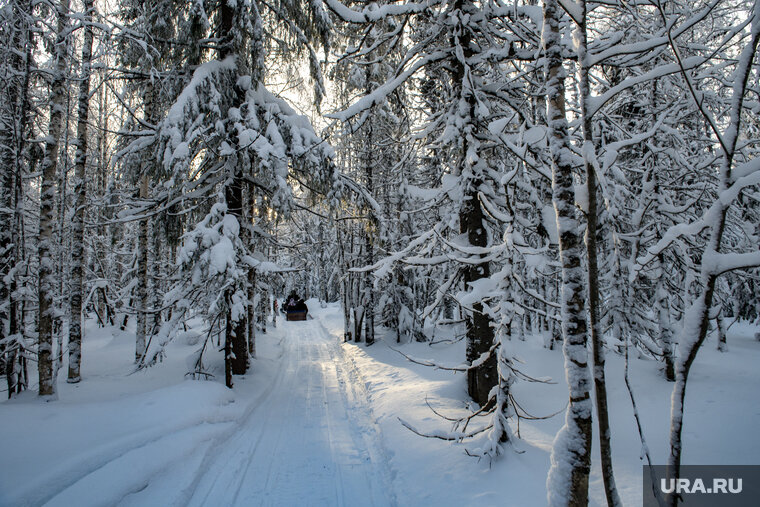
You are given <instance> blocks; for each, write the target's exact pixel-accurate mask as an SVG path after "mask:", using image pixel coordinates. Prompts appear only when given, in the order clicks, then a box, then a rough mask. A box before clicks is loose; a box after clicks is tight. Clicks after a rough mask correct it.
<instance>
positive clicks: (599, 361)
mask: <svg viewBox="0 0 760 507" xmlns="http://www.w3.org/2000/svg"><path fill="white" fill-rule="evenodd" d="M580 6H581V9H582V12H583V17H582V18H581V20H580V23H579V25H578V32H579V36H580V37H579V44H578V71H579V72H578V74H579V76H578V78H579V85H580V94H581V117H582V123H583V143H584V145H585V146H584V151H585V152H587V153H588V154H587V155H586V161H585V164H584V166H585V172H586V193H587V195H588V209H587V210H586V238H585V239H586V257H587V263H588V264H587V268H588V271H587V273H588V314H589V326H590V329H589V331H590V339H591V350H592V354H593V358H594V368H593V373H594V390H595V394H596V415H597V419H598V421H597V422H598V424H599V449H600V455H601V462H602V478H603V481H604V493H605V496H606V497H607V505H609V506H611V507H612V506H619V505H622V502H621V500H620V496H619V495H618V491H617V486H616V485H615V473H614V470H613V467H612V443H611V435H610V419H609V408H608V405H607V381H606V378H605V374H604V337H603V336H602V331H601V329H600V322H599V312H600V309H601V306H602V304H601V299H600V297H599V267H598V260H597V250H598V249H597V242H596V239H597V225H598V224H597V221H598V214H597V213H598V211H597V209H598V207H597V194H596V193H597V188H596V186H597V184H596V172H595V168H594V166H593V165H592V163H591V161H590V160H589V157H590V156H591V153H593V152H594V138H593V136H594V134H593V125H592V123H591V116H590V113H589V109H590V107H589V106H590V104H589V101H590V100H591V87H590V86H589V70H590V69H589V63H588V33H587V26H586V21H587V19H588V18H587V14H588V11H587V5H586V0H580Z"/></svg>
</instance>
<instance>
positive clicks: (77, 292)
mask: <svg viewBox="0 0 760 507" xmlns="http://www.w3.org/2000/svg"><path fill="white" fill-rule="evenodd" d="M93 10H94V0H85V2H84V20H83V22H84V42H83V46H82V76H81V81H80V83H79V106H78V107H79V112H78V120H77V150H76V155H75V159H74V178H75V180H76V181H75V183H74V193H75V194H76V203H75V205H74V215H73V217H72V220H71V234H72V244H71V296H70V299H69V301H70V309H71V322H70V324H69V374H68V378H67V382H69V383H76V382H79V381H80V380H81V375H80V364H81V360H82V286H83V274H84V267H85V254H84V210H85V205H86V202H87V201H86V199H87V121H88V118H89V112H90V66H91V60H92V39H93V33H92V13H93Z"/></svg>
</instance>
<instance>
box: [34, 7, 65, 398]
mask: <svg viewBox="0 0 760 507" xmlns="http://www.w3.org/2000/svg"><path fill="white" fill-rule="evenodd" d="M56 6H57V9H56V11H57V19H58V22H57V34H56V38H55V53H54V54H55V67H54V68H53V73H52V74H53V80H52V83H51V86H50V91H51V96H50V120H49V123H48V135H47V136H46V137H45V155H44V158H43V160H42V181H41V182H40V224H39V240H38V243H37V254H38V257H39V262H40V267H39V276H38V278H39V281H38V291H37V294H38V299H39V310H38V325H37V333H38V336H39V338H38V345H37V353H38V363H37V368H38V372H39V394H40V396H53V395H55V391H56V386H55V381H56V379H55V378H54V374H53V360H54V357H53V312H54V308H53V299H54V297H53V296H54V291H55V280H54V267H55V260H54V259H53V257H52V250H53V227H54V224H55V217H54V215H55V196H56V170H57V168H58V155H59V153H58V151H59V150H58V142H59V140H60V138H61V132H62V129H63V125H64V118H65V115H66V66H67V58H68V40H69V34H68V24H69V0H62V1H61V2H59V3H58V4H56Z"/></svg>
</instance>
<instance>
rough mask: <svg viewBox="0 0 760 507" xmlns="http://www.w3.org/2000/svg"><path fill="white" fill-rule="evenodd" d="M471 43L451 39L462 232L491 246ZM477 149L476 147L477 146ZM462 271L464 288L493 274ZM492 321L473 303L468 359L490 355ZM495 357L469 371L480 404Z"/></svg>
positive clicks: (479, 268)
mask: <svg viewBox="0 0 760 507" xmlns="http://www.w3.org/2000/svg"><path fill="white" fill-rule="evenodd" d="M466 4H467V5H466ZM456 7H457V8H458V9H461V10H462V11H463V12H468V11H470V10H471V8H472V3H471V2H465V1H464V0H458V1H457V3H456ZM471 42H472V34H471V33H470V31H469V30H463V33H462V34H461V35H460V36H459V40H458V41H452V43H453V44H454V45H455V46H456V45H459V46H461V48H462V52H463V57H464V58H463V59H460V58H458V57H457V58H454V59H453V61H452V62H451V64H452V68H453V73H452V80H453V83H454V86H455V87H456V89H457V95H458V99H459V100H463V101H465V102H466V104H467V113H466V117H465V119H464V123H465V127H464V129H465V132H464V135H463V137H464V139H463V142H462V147H461V152H460V153H459V160H458V164H459V174H460V177H461V178H463V179H465V180H466V181H464V185H465V189H464V196H463V201H462V204H461V207H460V209H459V232H460V233H462V234H463V235H466V237H467V240H468V243H469V245H470V246H473V247H486V246H488V235H487V234H486V225H485V222H484V217H483V209H482V207H481V204H480V199H479V197H478V188H479V187H480V185H481V184H482V183H483V181H482V179H481V176H480V175H479V174H478V171H480V169H478V168H475V167H472V165H471V162H469V158H470V154H469V152H470V149H471V148H472V146H471V144H470V143H471V141H472V138H473V137H474V136H475V134H476V132H475V130H476V129H477V125H476V124H475V96H474V95H473V93H472V91H471V90H469V86H466V80H467V79H469V77H468V74H467V69H466V68H465V62H469V61H470V60H471V58H472V56H473V48H472V44H471ZM468 90H469V91H468ZM475 149H476V150H477V148H475ZM462 270H463V280H464V284H465V287H467V286H468V285H469V284H471V283H473V282H476V281H478V280H481V279H483V278H488V277H489V276H491V268H490V265H489V264H488V262H482V263H480V264H465V265H464V266H463V267H462ZM492 320H493V319H492V318H491V317H490V316H488V315H486V314H485V313H484V312H483V303H481V302H480V301H478V302H476V303H475V304H473V305H472V312H469V314H468V315H467V316H466V317H465V325H466V328H467V351H466V356H467V357H466V359H467V361H468V362H469V363H472V362H474V361H476V360H478V359H480V357H481V356H482V355H483V354H488V353H489V352H490V351H491V348H492V347H493V344H494V329H493V325H492ZM495 356H496V355H495V354H490V356H489V357H488V359H486V360H485V361H484V362H482V363H481V364H480V365H478V366H476V367H473V368H471V369H469V370H468V371H467V392H468V394H469V395H470V397H471V398H472V399H473V400H474V401H475V402H476V403H478V405H480V406H484V405H485V404H486V403H488V399H489V394H490V392H491V389H492V388H493V387H494V386H496V385H497V383H498V380H499V375H498V372H497V366H496V357H495Z"/></svg>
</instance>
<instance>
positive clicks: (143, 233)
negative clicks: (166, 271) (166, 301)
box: [104, 92, 152, 364]
mask: <svg viewBox="0 0 760 507" xmlns="http://www.w3.org/2000/svg"><path fill="white" fill-rule="evenodd" d="M150 95H152V92H151V93H150ZM151 100H152V99H151ZM149 184H150V178H149V177H148V168H147V166H143V174H142V176H141V177H140V199H141V200H143V201H145V200H147V199H148V196H149V191H150V190H149V188H148V185H149ZM148 225H149V224H148V218H144V219H143V220H140V222H139V226H138V232H137V286H136V287H135V292H136V293H137V319H136V321H137V322H136V326H137V329H136V330H135V363H137V364H139V363H140V362H142V361H143V360H144V359H145V353H146V352H147V350H146V349H145V347H146V343H147V333H148V312H147V310H148V308H149V307H150V295H149V294H148ZM104 324H105V323H104Z"/></svg>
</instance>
